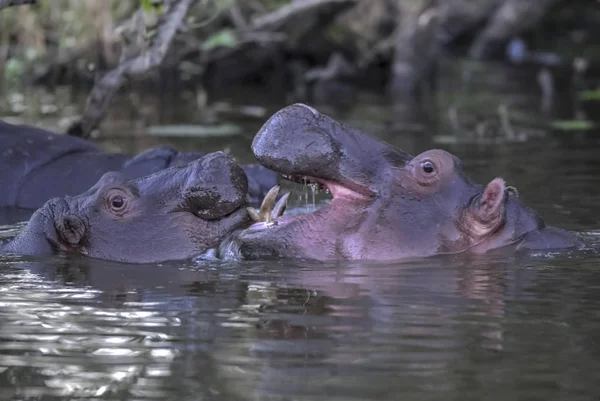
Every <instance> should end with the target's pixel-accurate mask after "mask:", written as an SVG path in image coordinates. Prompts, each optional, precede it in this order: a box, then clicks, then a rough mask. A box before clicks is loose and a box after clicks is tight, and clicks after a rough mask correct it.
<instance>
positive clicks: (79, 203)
mask: <svg viewBox="0 0 600 401" xmlns="http://www.w3.org/2000/svg"><path fill="white" fill-rule="evenodd" d="M247 191H248V183H247V178H246V174H245V173H244V171H243V169H242V168H241V167H240V166H239V165H238V164H237V163H236V162H235V160H234V159H233V158H232V157H230V156H227V155H225V154H224V153H223V152H215V153H209V154H208V155H206V156H204V157H202V158H200V159H197V160H195V161H193V162H191V163H189V164H186V165H184V166H179V167H171V168H168V169H164V170H161V171H159V172H157V173H154V174H152V175H149V176H146V177H142V178H137V179H135V180H129V179H128V178H127V177H126V176H125V175H123V174H122V173H119V172H108V173H105V174H104V175H103V176H102V178H101V179H100V180H99V181H98V182H97V183H96V185H94V186H93V187H92V188H90V189H89V190H88V191H86V192H84V193H82V194H80V195H77V196H75V197H70V196H66V197H63V198H54V199H51V200H49V201H47V202H46V203H45V204H44V205H43V206H42V207H41V208H40V209H38V210H37V211H36V212H35V213H34V214H33V216H32V217H31V219H30V220H29V223H28V224H27V226H26V227H25V228H24V230H23V231H22V232H21V233H20V234H19V235H18V236H17V237H15V238H14V239H13V240H12V241H10V242H9V243H7V244H4V245H0V252H5V253H14V254H20V255H35V256H46V255H51V254H53V253H55V252H58V251H65V252H71V253H79V254H82V255H85V256H90V257H94V258H99V259H105V260H113V261H118V262H128V263H151V262H161V261H167V260H182V259H189V258H192V257H194V256H197V255H200V254H202V253H204V252H205V251H206V250H208V249H211V248H215V247H217V246H218V245H219V243H220V242H221V240H222V239H223V238H225V237H226V236H227V235H228V234H230V233H231V231H232V230H235V229H237V228H239V227H242V226H247V224H248V221H249V219H248V215H247V211H246V209H245V205H246V202H247V196H246V195H247Z"/></svg>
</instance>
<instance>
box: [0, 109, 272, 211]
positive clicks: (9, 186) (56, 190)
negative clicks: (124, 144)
mask: <svg viewBox="0 0 600 401" xmlns="http://www.w3.org/2000/svg"><path fill="white" fill-rule="evenodd" d="M203 155H204V153H201V152H178V151H177V150H175V149H173V148H169V147H163V148H153V149H149V150H147V151H145V152H143V153H140V154H138V155H137V156H135V157H131V156H128V155H125V154H119V153H107V152H103V151H102V150H101V149H100V148H99V147H98V146H96V145H95V144H94V143H92V142H90V141H86V140H84V139H81V138H76V137H73V136H68V135H57V134H53V133H52V132H49V131H46V130H43V129H40V128H36V127H32V126H27V125H13V124H9V123H6V122H3V121H0V188H2V191H0V207H8V206H16V207H21V208H25V209H36V208H39V207H40V206H42V205H43V204H44V203H45V202H46V201H47V200H49V199H51V198H54V197H62V196H65V195H70V196H75V195H77V194H80V193H82V192H84V191H87V190H88V189H89V188H90V187H91V186H92V185H94V184H95V183H96V182H97V181H98V180H99V179H100V177H102V175H103V174H105V173H107V172H109V171H120V172H121V173H123V174H124V175H125V176H126V177H128V178H131V179H133V178H139V177H143V176H146V175H149V174H152V173H155V172H157V171H160V170H163V169H166V168H169V167H174V166H180V165H183V164H186V163H189V162H191V161H193V160H196V159H198V158H200V157H202V156H203ZM242 167H243V168H244V170H245V171H246V174H247V176H248V192H249V195H250V198H249V200H250V201H251V202H254V201H258V200H259V199H260V198H261V197H262V196H264V195H265V194H266V192H267V191H268V190H269V189H270V188H271V187H272V186H274V185H276V184H277V182H278V176H277V174H275V173H273V172H272V171H269V170H267V169H266V168H264V167H262V166H260V165H256V164H251V165H245V166H242Z"/></svg>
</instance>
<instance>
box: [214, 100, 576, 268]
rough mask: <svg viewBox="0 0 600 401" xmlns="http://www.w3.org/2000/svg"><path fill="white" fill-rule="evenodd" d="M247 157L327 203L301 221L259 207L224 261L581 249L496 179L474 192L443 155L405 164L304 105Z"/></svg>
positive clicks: (284, 113)
mask: <svg viewBox="0 0 600 401" xmlns="http://www.w3.org/2000/svg"><path fill="white" fill-rule="evenodd" d="M252 150H253V152H254V155H255V156H256V158H257V160H258V161H259V162H260V163H261V164H262V165H263V166H265V167H267V168H269V169H272V170H274V171H277V172H279V173H280V174H282V175H283V176H284V177H285V178H287V179H290V180H293V181H299V182H305V183H310V182H313V183H316V184H318V185H320V186H322V187H324V188H327V189H328V190H329V191H330V192H331V194H332V196H333V199H332V200H331V202H330V203H329V204H327V205H325V206H324V207H322V208H320V209H319V210H317V211H316V212H313V213H310V214H305V215H295V216H281V217H279V216H280V215H281V214H282V213H283V211H284V209H285V208H284V207H283V206H284V205H282V202H278V203H277V205H276V207H275V208H274V209H273V212H271V213H269V208H268V207H263V208H262V209H263V210H261V213H260V215H259V214H255V215H254V219H255V220H261V221H258V222H256V223H254V224H253V225H252V226H251V227H250V228H248V229H246V230H242V231H240V232H237V233H235V234H234V235H232V237H231V238H230V239H229V240H227V241H225V242H224V243H223V246H222V247H221V253H222V254H223V255H224V256H226V257H227V256H232V257H242V258H246V259H264V258H307V259H319V260H328V259H371V260H400V259H407V258H415V257H425V256H431V255H437V254H449V253H461V252H468V253H485V252H488V251H490V250H493V249H498V248H503V247H512V249H561V248H562V249H564V248H576V247H580V246H581V245H582V242H581V241H580V240H579V239H578V238H577V237H576V236H575V235H574V234H572V233H570V232H567V231H564V230H561V229H559V228H554V227H549V226H547V225H546V224H545V223H544V221H543V219H542V218H541V217H540V216H539V215H538V214H536V213H535V211H533V210H532V209H530V208H529V207H527V206H526V205H525V204H523V203H522V202H521V200H520V199H519V197H518V196H517V194H516V191H515V190H514V189H512V188H510V187H508V186H507V185H506V184H505V182H504V180H503V179H502V178H495V179H493V180H491V181H490V182H489V183H488V184H487V185H480V184H476V183H474V182H473V181H472V180H471V179H470V178H469V177H468V176H467V175H466V174H465V172H464V171H463V168H462V163H461V161H460V160H459V159H458V158H457V157H455V156H454V155H452V154H450V153H448V152H446V151H443V150H428V151H426V152H423V153H421V154H420V155H417V156H415V157H413V156H411V155H409V154H407V153H405V152H403V151H402V150H400V149H398V148H396V147H394V146H391V145H390V144H387V143H385V142H382V141H379V140H376V139H374V138H372V137H369V136H368V135H365V134H364V133H362V132H360V131H359V130H357V129H354V128H351V127H348V126H345V125H343V124H341V123H339V122H337V121H335V120H334V119H332V118H331V117H328V116H326V115H324V114H321V113H319V112H318V111H317V110H315V109H314V108H312V107H309V106H307V105H304V104H295V105H292V106H288V107H286V108H284V109H282V110H280V111H278V112H277V113H275V114H274V115H273V116H272V117H271V118H270V119H269V120H268V121H267V122H266V123H265V124H264V125H263V127H262V128H261V129H260V131H259V132H258V133H257V135H256V136H255V138H254V141H253V143H252ZM274 200H275V196H273V194H271V195H270V196H269V197H268V199H267V200H266V201H267V203H274Z"/></svg>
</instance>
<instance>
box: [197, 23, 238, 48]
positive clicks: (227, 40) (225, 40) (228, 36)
mask: <svg viewBox="0 0 600 401" xmlns="http://www.w3.org/2000/svg"><path fill="white" fill-rule="evenodd" d="M236 45H237V38H236V36H235V33H234V31H233V30H232V29H227V28H226V29H222V30H220V31H218V32H216V33H215V34H213V35H211V36H209V37H208V38H206V40H205V41H204V43H202V50H211V49H214V48H217V47H234V46H236Z"/></svg>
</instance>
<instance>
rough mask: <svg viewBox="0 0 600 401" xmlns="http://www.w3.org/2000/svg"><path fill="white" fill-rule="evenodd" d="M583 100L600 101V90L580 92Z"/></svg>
mask: <svg viewBox="0 0 600 401" xmlns="http://www.w3.org/2000/svg"><path fill="white" fill-rule="evenodd" d="M579 98H580V99H581V100H584V101H585V100H600V90H595V91H592V90H590V91H583V92H579Z"/></svg>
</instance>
